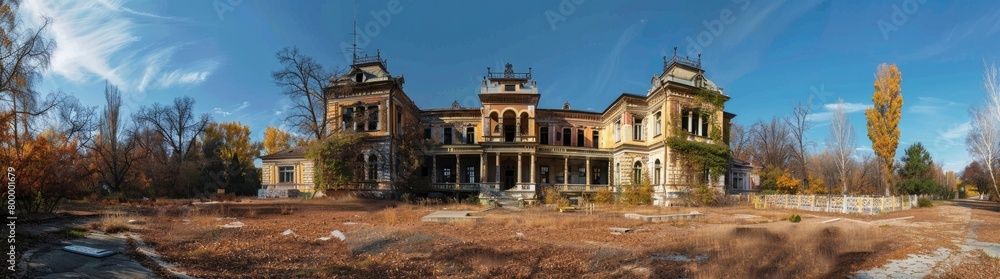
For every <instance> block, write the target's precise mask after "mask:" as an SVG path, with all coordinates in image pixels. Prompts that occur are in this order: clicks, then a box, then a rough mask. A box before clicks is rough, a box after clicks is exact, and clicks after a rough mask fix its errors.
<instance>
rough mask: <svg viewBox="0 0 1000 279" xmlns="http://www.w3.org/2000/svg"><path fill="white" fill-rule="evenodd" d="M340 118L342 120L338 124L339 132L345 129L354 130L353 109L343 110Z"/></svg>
mask: <svg viewBox="0 0 1000 279" xmlns="http://www.w3.org/2000/svg"><path fill="white" fill-rule="evenodd" d="M340 118H342V120H343V121H341V124H340V129H341V130H344V131H346V130H347V129H351V128H354V108H344V109H343V114H342V116H341V117H340Z"/></svg>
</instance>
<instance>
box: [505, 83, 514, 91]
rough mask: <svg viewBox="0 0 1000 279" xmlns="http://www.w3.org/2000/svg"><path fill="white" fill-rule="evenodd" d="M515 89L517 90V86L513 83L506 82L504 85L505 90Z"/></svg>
mask: <svg viewBox="0 0 1000 279" xmlns="http://www.w3.org/2000/svg"><path fill="white" fill-rule="evenodd" d="M514 90H517V87H516V86H515V85H513V84H506V85H504V86H503V91H514Z"/></svg>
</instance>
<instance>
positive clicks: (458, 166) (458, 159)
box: [455, 154, 462, 183]
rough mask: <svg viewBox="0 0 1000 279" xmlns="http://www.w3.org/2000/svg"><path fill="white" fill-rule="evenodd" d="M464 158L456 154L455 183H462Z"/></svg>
mask: <svg viewBox="0 0 1000 279" xmlns="http://www.w3.org/2000/svg"><path fill="white" fill-rule="evenodd" d="M461 162H462V158H461V157H459V155H458V154H455V183H462V164H461Z"/></svg>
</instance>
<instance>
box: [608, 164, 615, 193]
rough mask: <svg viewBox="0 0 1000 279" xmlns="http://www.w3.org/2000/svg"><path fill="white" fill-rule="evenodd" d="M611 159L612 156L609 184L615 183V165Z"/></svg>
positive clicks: (609, 168) (609, 166)
mask: <svg viewBox="0 0 1000 279" xmlns="http://www.w3.org/2000/svg"><path fill="white" fill-rule="evenodd" d="M611 161H612V160H611V158H608V186H610V185H612V184H614V183H615V176H614V173H615V168H614V165H613V164H611Z"/></svg>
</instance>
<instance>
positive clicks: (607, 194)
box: [594, 187, 615, 204]
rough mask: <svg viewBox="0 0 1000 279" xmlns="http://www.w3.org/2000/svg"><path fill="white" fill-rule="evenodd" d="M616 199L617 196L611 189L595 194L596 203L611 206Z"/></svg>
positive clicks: (601, 190)
mask: <svg viewBox="0 0 1000 279" xmlns="http://www.w3.org/2000/svg"><path fill="white" fill-rule="evenodd" d="M614 199H615V194H614V193H612V192H611V188H610V187H608V188H603V189H600V190H597V193H596V194H594V202H595V203H603V204H609V203H611V202H612V201H614Z"/></svg>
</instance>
